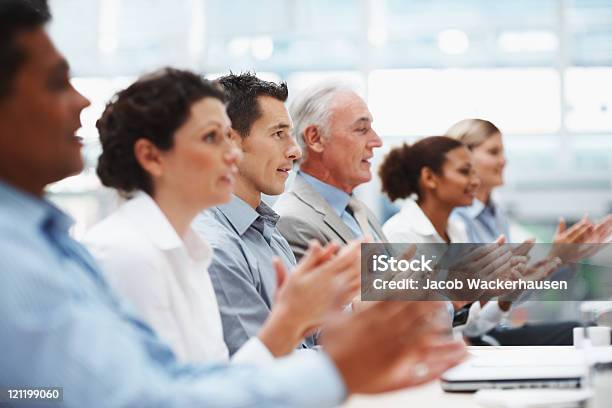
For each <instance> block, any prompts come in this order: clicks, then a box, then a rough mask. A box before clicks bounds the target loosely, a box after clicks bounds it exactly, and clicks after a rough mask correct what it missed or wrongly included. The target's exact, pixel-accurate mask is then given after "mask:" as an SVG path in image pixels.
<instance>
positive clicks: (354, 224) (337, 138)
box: [275, 82, 386, 259]
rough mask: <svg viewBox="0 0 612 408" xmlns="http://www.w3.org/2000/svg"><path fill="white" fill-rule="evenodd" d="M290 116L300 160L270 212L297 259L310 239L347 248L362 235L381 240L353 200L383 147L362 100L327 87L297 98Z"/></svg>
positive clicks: (335, 86) (342, 89)
mask: <svg viewBox="0 0 612 408" xmlns="http://www.w3.org/2000/svg"><path fill="white" fill-rule="evenodd" d="M290 113H291V117H292V118H293V121H294V132H295V137H296V139H297V141H298V143H299V144H300V147H301V148H302V152H303V157H302V159H301V162H300V169H299V172H298V174H297V176H296V179H295V181H294V183H293V185H292V187H291V189H290V190H289V191H288V192H286V193H285V194H284V195H282V196H281V198H280V199H279V200H278V202H277V203H276V205H275V210H276V211H277V212H278V214H279V215H280V216H281V218H280V221H279V222H278V224H277V227H278V229H279V230H280V232H281V234H282V235H283V236H284V237H285V239H287V241H288V242H289V244H290V245H291V248H292V250H293V252H294V254H295V256H296V258H298V259H299V258H301V257H302V256H303V255H304V252H305V251H306V249H307V248H308V242H309V241H310V240H312V239H316V240H317V241H319V242H321V244H326V243H328V242H330V241H337V242H339V243H341V244H346V243H348V242H349V241H350V240H352V239H355V238H359V237H362V236H366V235H367V236H370V237H371V238H372V240H374V241H386V239H385V237H384V234H383V232H382V229H381V225H380V222H379V221H378V220H377V219H376V217H375V216H374V214H373V213H372V212H371V211H369V210H368V208H367V207H366V206H365V205H364V204H363V203H362V202H361V201H359V200H358V199H357V198H356V197H354V195H353V190H354V189H355V188H356V187H357V186H359V185H360V184H363V183H366V182H368V181H370V180H371V179H372V172H371V166H372V165H371V162H370V160H371V159H372V157H373V155H374V149H375V148H377V147H380V146H382V140H381V139H380V137H379V136H378V134H376V132H375V131H374V129H373V128H372V121H373V119H372V114H371V113H370V111H369V109H368V107H367V105H366V103H365V101H364V100H363V99H362V98H361V97H360V96H359V95H358V94H357V93H356V92H355V91H353V90H352V89H350V88H349V87H347V86H346V85H344V84H340V83H331V82H330V83H325V84H320V85H317V86H314V87H312V88H309V89H307V90H306V91H304V92H302V94H300V95H298V96H297V97H296V99H295V100H294V101H293V103H292V104H291V106H290Z"/></svg>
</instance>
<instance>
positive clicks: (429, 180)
mask: <svg viewBox="0 0 612 408" xmlns="http://www.w3.org/2000/svg"><path fill="white" fill-rule="evenodd" d="M421 183H422V184H423V187H425V188H427V189H430V190H435V189H436V188H438V176H437V175H436V173H434V172H433V171H432V170H431V169H430V168H429V167H423V168H421Z"/></svg>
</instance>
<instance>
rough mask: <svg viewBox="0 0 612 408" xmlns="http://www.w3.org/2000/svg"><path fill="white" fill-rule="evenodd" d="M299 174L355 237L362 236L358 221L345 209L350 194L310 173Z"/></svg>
mask: <svg viewBox="0 0 612 408" xmlns="http://www.w3.org/2000/svg"><path fill="white" fill-rule="evenodd" d="M300 175H301V176H302V177H304V180H306V182H308V184H310V185H311V186H312V188H314V189H315V191H316V192H317V193H319V194H320V195H321V197H323V198H324V199H325V201H327V203H328V204H329V205H330V207H331V208H332V209H333V210H334V211H335V212H336V214H337V215H338V216H339V217H340V218H341V219H342V221H344V223H345V224H346V226H347V227H349V228H350V229H351V231H353V233H354V234H355V237H357V238H361V237H363V232H362V231H361V228H360V227H359V223H357V220H356V219H355V217H353V215H352V214H351V213H350V212H349V211H348V210H347V206H348V203H349V201H351V195H350V194H348V193H346V192H345V191H342V190H340V189H339V188H337V187H334V186H331V185H329V184H327V183H324V182H322V181H321V180H319V179H317V178H315V177H312V176H311V175H310V174H307V173H303V172H300ZM371 233H372V234H374V235H376V232H375V231H374V230H372V231H371ZM373 238H375V240H376V241H380V239H379V237H378V236H374V237H373Z"/></svg>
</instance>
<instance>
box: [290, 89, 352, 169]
mask: <svg viewBox="0 0 612 408" xmlns="http://www.w3.org/2000/svg"><path fill="white" fill-rule="evenodd" d="M350 92H355V91H354V90H353V89H352V88H351V87H350V86H349V85H347V84H345V83H343V82H338V81H326V82H323V83H319V84H316V85H314V86H311V87H309V88H307V89H305V90H304V91H302V92H300V93H299V94H298V95H297V96H296V97H295V99H294V100H293V101H292V102H291V105H290V106H289V114H290V115H291V119H292V120H293V135H294V137H295V139H296V141H297V142H298V145H299V146H300V148H301V149H302V158H301V159H300V161H299V162H302V161H303V160H304V159H305V158H306V155H307V153H308V150H307V146H306V143H305V141H304V131H305V130H306V128H307V127H309V126H313V125H314V126H316V127H317V128H318V129H319V131H320V132H321V135H322V137H328V136H329V130H330V129H329V127H330V123H329V119H330V116H331V111H332V102H333V100H334V96H336V95H337V94H340V93H350Z"/></svg>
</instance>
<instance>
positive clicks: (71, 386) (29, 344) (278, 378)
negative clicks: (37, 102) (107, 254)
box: [0, 182, 345, 407]
mask: <svg viewBox="0 0 612 408" xmlns="http://www.w3.org/2000/svg"><path fill="white" fill-rule="evenodd" d="M71 224H72V221H71V220H70V219H69V218H68V217H67V216H66V215H65V214H63V213H62V212H61V211H59V210H58V209H57V208H55V207H54V206H53V205H51V204H50V203H48V202H47V201H45V200H41V199H39V198H37V197H34V196H31V195H29V194H26V193H23V192H20V191H17V190H15V189H14V188H12V187H10V186H8V185H7V184H4V183H2V182H0V260H1V265H2V268H1V272H0V350H1V353H0V387H11V388H20V387H36V386H38V387H63V402H62V404H61V406H67V407H134V406H142V407H196V406H197V407H203V406H206V407H237V406H241V407H242V406H253V407H287V406H335V405H337V404H338V403H340V402H341V400H342V399H343V397H344V396H345V389H344V385H343V383H342V381H341V377H340V376H339V374H338V372H337V370H336V368H335V366H334V365H333V364H332V362H331V360H329V358H328V357H327V356H326V355H325V354H324V353H300V354H296V355H292V356H290V357H287V358H284V359H279V360H276V361H275V362H273V363H270V364H269V365H264V366H258V367H255V366H237V365H233V366H228V365H213V364H211V365H183V364H179V363H178V362H177V360H176V359H175V357H174V355H173V354H172V352H171V351H170V349H169V348H168V346H166V344H164V343H163V342H161V341H160V340H159V339H158V337H156V335H155V334H154V333H153V331H152V330H151V329H150V328H149V327H148V326H147V325H146V324H145V323H144V322H143V321H142V320H140V319H139V318H138V317H137V316H136V315H135V314H134V313H133V312H132V311H131V309H130V308H129V307H127V306H126V305H125V304H124V303H122V302H121V301H119V299H118V298H117V297H116V296H115V295H114V294H113V293H112V291H111V290H110V289H109V286H108V285H107V284H106V282H105V280H104V278H103V275H102V274H101V272H100V271H99V270H98V267H97V266H96V264H95V262H94V261H93V259H92V257H91V256H90V254H89V253H88V252H87V250H86V249H85V248H84V247H83V246H81V245H80V244H79V243H77V242H76V241H74V240H73V239H72V238H71V237H70V236H69V233H68V230H69V227H70V226H71ZM313 390H316V392H313ZM24 405H30V404H24ZM48 406H53V407H56V406H58V404H57V403H54V402H51V403H49V404H48Z"/></svg>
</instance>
